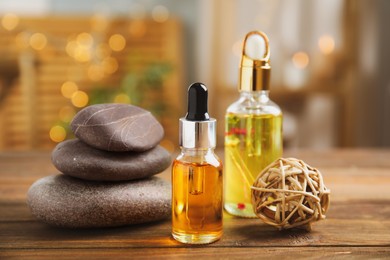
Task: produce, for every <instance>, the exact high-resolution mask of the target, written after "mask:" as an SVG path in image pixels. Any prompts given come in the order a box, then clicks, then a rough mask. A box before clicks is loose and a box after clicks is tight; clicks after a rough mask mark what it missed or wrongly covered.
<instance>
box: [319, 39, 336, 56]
mask: <svg viewBox="0 0 390 260" xmlns="http://www.w3.org/2000/svg"><path fill="white" fill-rule="evenodd" d="M318 47H319V48H320V51H321V52H322V53H323V54H325V55H327V54H331V53H332V52H333V51H334V47H335V42H334V39H333V37H332V36H330V35H322V36H321V37H320V38H319V39H318Z"/></svg>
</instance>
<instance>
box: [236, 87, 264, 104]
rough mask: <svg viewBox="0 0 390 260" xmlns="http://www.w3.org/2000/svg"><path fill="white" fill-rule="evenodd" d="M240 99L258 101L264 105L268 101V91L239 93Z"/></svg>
mask: <svg viewBox="0 0 390 260" xmlns="http://www.w3.org/2000/svg"><path fill="white" fill-rule="evenodd" d="M240 98H244V99H250V100H255V101H260V102H261V103H266V102H268V101H269V90H259V91H240Z"/></svg>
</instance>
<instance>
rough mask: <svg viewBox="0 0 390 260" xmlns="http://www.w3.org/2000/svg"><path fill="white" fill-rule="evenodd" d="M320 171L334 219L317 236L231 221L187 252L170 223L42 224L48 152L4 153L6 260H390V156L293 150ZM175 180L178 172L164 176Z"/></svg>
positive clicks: (0, 221) (2, 254)
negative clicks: (40, 193)
mask: <svg viewBox="0 0 390 260" xmlns="http://www.w3.org/2000/svg"><path fill="white" fill-rule="evenodd" d="M285 154H286V157H287V156H295V157H298V158H301V159H303V160H304V161H306V162H307V163H309V164H311V165H312V166H314V167H317V168H319V169H320V171H321V172H322V173H323V175H324V180H325V183H326V185H327V186H328V188H330V190H331V192H332V193H331V206H330V209H329V211H328V212H327V214H326V215H327V219H326V220H324V221H320V222H318V223H314V224H313V231H312V232H306V231H304V230H287V231H278V230H276V229H275V228H273V227H270V226H267V225H265V224H263V223H262V222H261V221H260V220H258V219H239V218H234V217H231V216H229V215H227V214H225V215H224V236H223V238H222V239H221V240H220V241H218V242H216V243H214V244H210V245H207V246H190V245H183V244H180V243H178V242H176V241H174V240H173V239H172V238H171V236H170V232H171V224H170V221H163V222H157V223H153V224H144V225H136V226H126V227H119V228H106V229H89V230H76V229H75V230H71V229H61V228H54V227H50V226H48V225H46V224H44V223H41V222H38V221H37V220H35V218H34V217H33V216H32V215H31V213H30V211H29V209H28V208H27V205H26V203H25V199H26V192H27V190H28V188H29V186H30V185H31V184H32V183H33V182H34V181H35V180H37V179H39V178H41V177H44V176H47V175H51V174H56V170H55V169H54V167H53V166H51V164H50V154H48V153H23V154H20V153H3V154H0V259H20V258H23V259H52V258H53V257H57V258H58V257H60V258H63V259H75V258H86V257H89V258H94V259H102V258H118V259H121V258H129V257H131V258H180V259H181V258H199V257H203V258H213V259H226V258H231V259H237V258H240V259H241V258H242V259H248V258H253V256H254V255H256V256H261V257H263V258H268V257H273V258H279V257H283V258H286V259H292V258H294V259H296V258H312V257H315V258H323V257H335V258H357V259H367V258H370V257H375V258H388V257H390V160H389V159H390V150H333V151H326V152H315V151H286V153H285ZM161 177H163V178H164V179H167V180H169V179H170V171H169V170H166V171H165V172H164V173H162V174H161Z"/></svg>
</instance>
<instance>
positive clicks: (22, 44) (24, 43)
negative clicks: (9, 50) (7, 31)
mask: <svg viewBox="0 0 390 260" xmlns="http://www.w3.org/2000/svg"><path fill="white" fill-rule="evenodd" d="M29 39H30V35H29V34H28V33H27V32H20V33H18V34H17V35H16V36H15V44H16V46H17V47H18V48H20V49H26V48H27V47H28V46H29V43H28V42H29Z"/></svg>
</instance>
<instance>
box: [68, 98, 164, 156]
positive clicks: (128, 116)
mask: <svg viewBox="0 0 390 260" xmlns="http://www.w3.org/2000/svg"><path fill="white" fill-rule="evenodd" d="M71 128H72V131H73V133H74V134H75V135H76V136H77V137H78V138H80V140H82V141H83V142H85V143H87V144H89V145H90V146H93V147H95V148H97V149H101V150H105V151H114V152H123V151H138V152H142V151H146V150H149V149H151V148H153V147H155V146H156V145H157V144H158V143H159V142H160V141H161V139H162V138H163V136H164V129H163V127H162V126H161V124H160V123H159V122H158V121H157V120H156V118H155V117H154V116H153V115H152V114H151V113H150V112H149V111H146V110H144V109H142V108H140V107H137V106H132V105H126V104H99V105H92V106H88V107H86V108H84V109H83V110H81V111H80V112H78V113H77V115H76V116H75V117H74V119H73V120H72V122H71Z"/></svg>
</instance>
